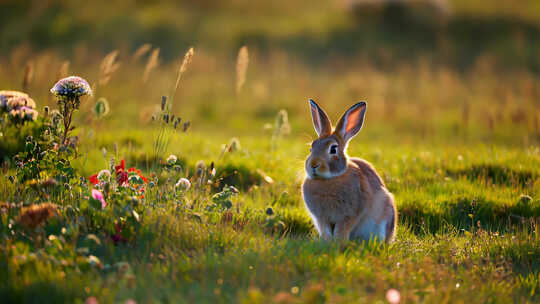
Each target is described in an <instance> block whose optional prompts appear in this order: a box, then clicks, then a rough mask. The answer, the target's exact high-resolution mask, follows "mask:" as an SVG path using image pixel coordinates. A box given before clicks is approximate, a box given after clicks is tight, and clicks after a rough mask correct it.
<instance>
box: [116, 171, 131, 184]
mask: <svg viewBox="0 0 540 304" xmlns="http://www.w3.org/2000/svg"><path fill="white" fill-rule="evenodd" d="M116 181H117V182H118V184H119V185H120V186H127V184H128V174H127V172H126V171H120V172H116Z"/></svg>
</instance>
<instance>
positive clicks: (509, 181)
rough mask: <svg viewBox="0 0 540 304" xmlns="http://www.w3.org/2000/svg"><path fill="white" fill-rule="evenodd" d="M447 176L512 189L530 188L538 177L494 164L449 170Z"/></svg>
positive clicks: (527, 171)
mask: <svg viewBox="0 0 540 304" xmlns="http://www.w3.org/2000/svg"><path fill="white" fill-rule="evenodd" d="M447 174H448V175H449V176H453V177H462V176H464V177H466V178H467V179H469V180H471V181H482V182H485V183H491V184H495V185H505V186H512V187H516V186H518V187H530V186H531V185H532V184H534V181H535V179H536V178H538V176H537V175H536V174H535V173H534V172H532V171H529V170H513V169H510V168H507V167H503V166H500V165H494V164H480V165H473V166H471V167H468V168H465V169H457V170H453V169H449V170H447Z"/></svg>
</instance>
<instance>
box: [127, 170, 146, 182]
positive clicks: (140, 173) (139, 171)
mask: <svg viewBox="0 0 540 304" xmlns="http://www.w3.org/2000/svg"><path fill="white" fill-rule="evenodd" d="M128 172H135V173H137V175H138V176H139V177H140V178H141V179H142V180H143V181H144V182H145V183H148V178H146V177H144V176H143V175H142V172H141V170H139V169H135V168H129V170H128Z"/></svg>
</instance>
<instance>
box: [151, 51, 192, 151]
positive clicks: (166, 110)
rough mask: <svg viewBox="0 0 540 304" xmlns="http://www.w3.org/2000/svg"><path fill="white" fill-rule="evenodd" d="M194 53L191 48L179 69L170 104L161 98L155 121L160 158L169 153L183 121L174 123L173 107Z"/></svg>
mask: <svg viewBox="0 0 540 304" xmlns="http://www.w3.org/2000/svg"><path fill="white" fill-rule="evenodd" d="M194 53H195V52H194V50H193V48H189V50H188V51H187V52H186V54H185V55H184V60H182V64H181V65H180V67H179V68H178V72H177V74H176V81H175V83H174V87H173V89H172V92H171V98H170V99H169V100H170V102H167V96H162V97H161V112H160V114H159V117H155V119H156V120H157V121H158V122H159V123H160V126H159V131H158V134H157V136H156V140H155V142H154V155H156V156H160V155H162V154H163V153H164V152H165V151H167V148H168V147H169V143H170V141H171V135H172V134H173V133H176V129H177V127H178V124H179V123H180V121H181V119H180V117H177V118H176V121H174V120H175V118H174V115H173V114H172V105H173V102H174V97H175V95H176V91H177V90H178V87H179V86H180V80H181V79H182V75H183V74H184V73H185V72H186V70H187V67H188V66H189V64H190V62H191V59H192V58H193V54H194ZM169 123H171V124H173V125H174V127H173V128H171V127H170V126H169ZM185 131H186V128H184V132H185Z"/></svg>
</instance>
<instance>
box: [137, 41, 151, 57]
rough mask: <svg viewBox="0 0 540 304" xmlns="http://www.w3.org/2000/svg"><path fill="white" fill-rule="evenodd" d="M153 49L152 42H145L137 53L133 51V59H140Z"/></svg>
mask: <svg viewBox="0 0 540 304" xmlns="http://www.w3.org/2000/svg"><path fill="white" fill-rule="evenodd" d="M151 49H152V45H151V44H150V43H145V44H143V45H141V46H140V47H139V48H138V49H137V50H136V51H135V53H133V60H139V59H140V58H141V57H142V56H144V55H146V53H148V52H149V51H150V50H151Z"/></svg>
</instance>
